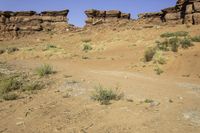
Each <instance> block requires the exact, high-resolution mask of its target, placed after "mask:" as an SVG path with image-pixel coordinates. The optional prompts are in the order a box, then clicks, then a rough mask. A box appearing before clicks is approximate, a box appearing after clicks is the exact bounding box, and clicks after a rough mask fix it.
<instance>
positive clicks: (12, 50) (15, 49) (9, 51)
mask: <svg viewBox="0 0 200 133" xmlns="http://www.w3.org/2000/svg"><path fill="white" fill-rule="evenodd" d="M16 51H19V49H18V48H16V47H11V48H7V53H8V54H10V53H13V52H16Z"/></svg>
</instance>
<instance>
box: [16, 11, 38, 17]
mask: <svg viewBox="0 0 200 133" xmlns="http://www.w3.org/2000/svg"><path fill="white" fill-rule="evenodd" d="M14 14H15V16H33V15H35V14H36V12H35V11H20V12H15V13H14Z"/></svg>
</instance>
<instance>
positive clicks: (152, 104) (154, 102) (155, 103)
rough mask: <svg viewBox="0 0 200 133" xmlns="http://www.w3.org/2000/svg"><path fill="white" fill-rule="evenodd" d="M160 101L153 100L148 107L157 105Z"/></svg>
mask: <svg viewBox="0 0 200 133" xmlns="http://www.w3.org/2000/svg"><path fill="white" fill-rule="evenodd" d="M159 105H160V102H156V101H153V102H151V103H150V107H154V106H159Z"/></svg>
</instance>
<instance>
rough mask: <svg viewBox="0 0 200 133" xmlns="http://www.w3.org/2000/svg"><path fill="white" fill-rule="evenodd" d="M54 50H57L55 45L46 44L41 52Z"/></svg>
mask: <svg viewBox="0 0 200 133" xmlns="http://www.w3.org/2000/svg"><path fill="white" fill-rule="evenodd" d="M55 48H57V47H56V46H55V45H53V44H47V45H46V46H45V48H44V49H43V51H47V50H50V49H55Z"/></svg>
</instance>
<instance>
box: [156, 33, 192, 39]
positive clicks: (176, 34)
mask: <svg viewBox="0 0 200 133" xmlns="http://www.w3.org/2000/svg"><path fill="white" fill-rule="evenodd" d="M187 35H188V32H186V31H177V32H166V33H163V34H161V35H160V37H162V38H164V37H165V38H169V37H185V36H187Z"/></svg>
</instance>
